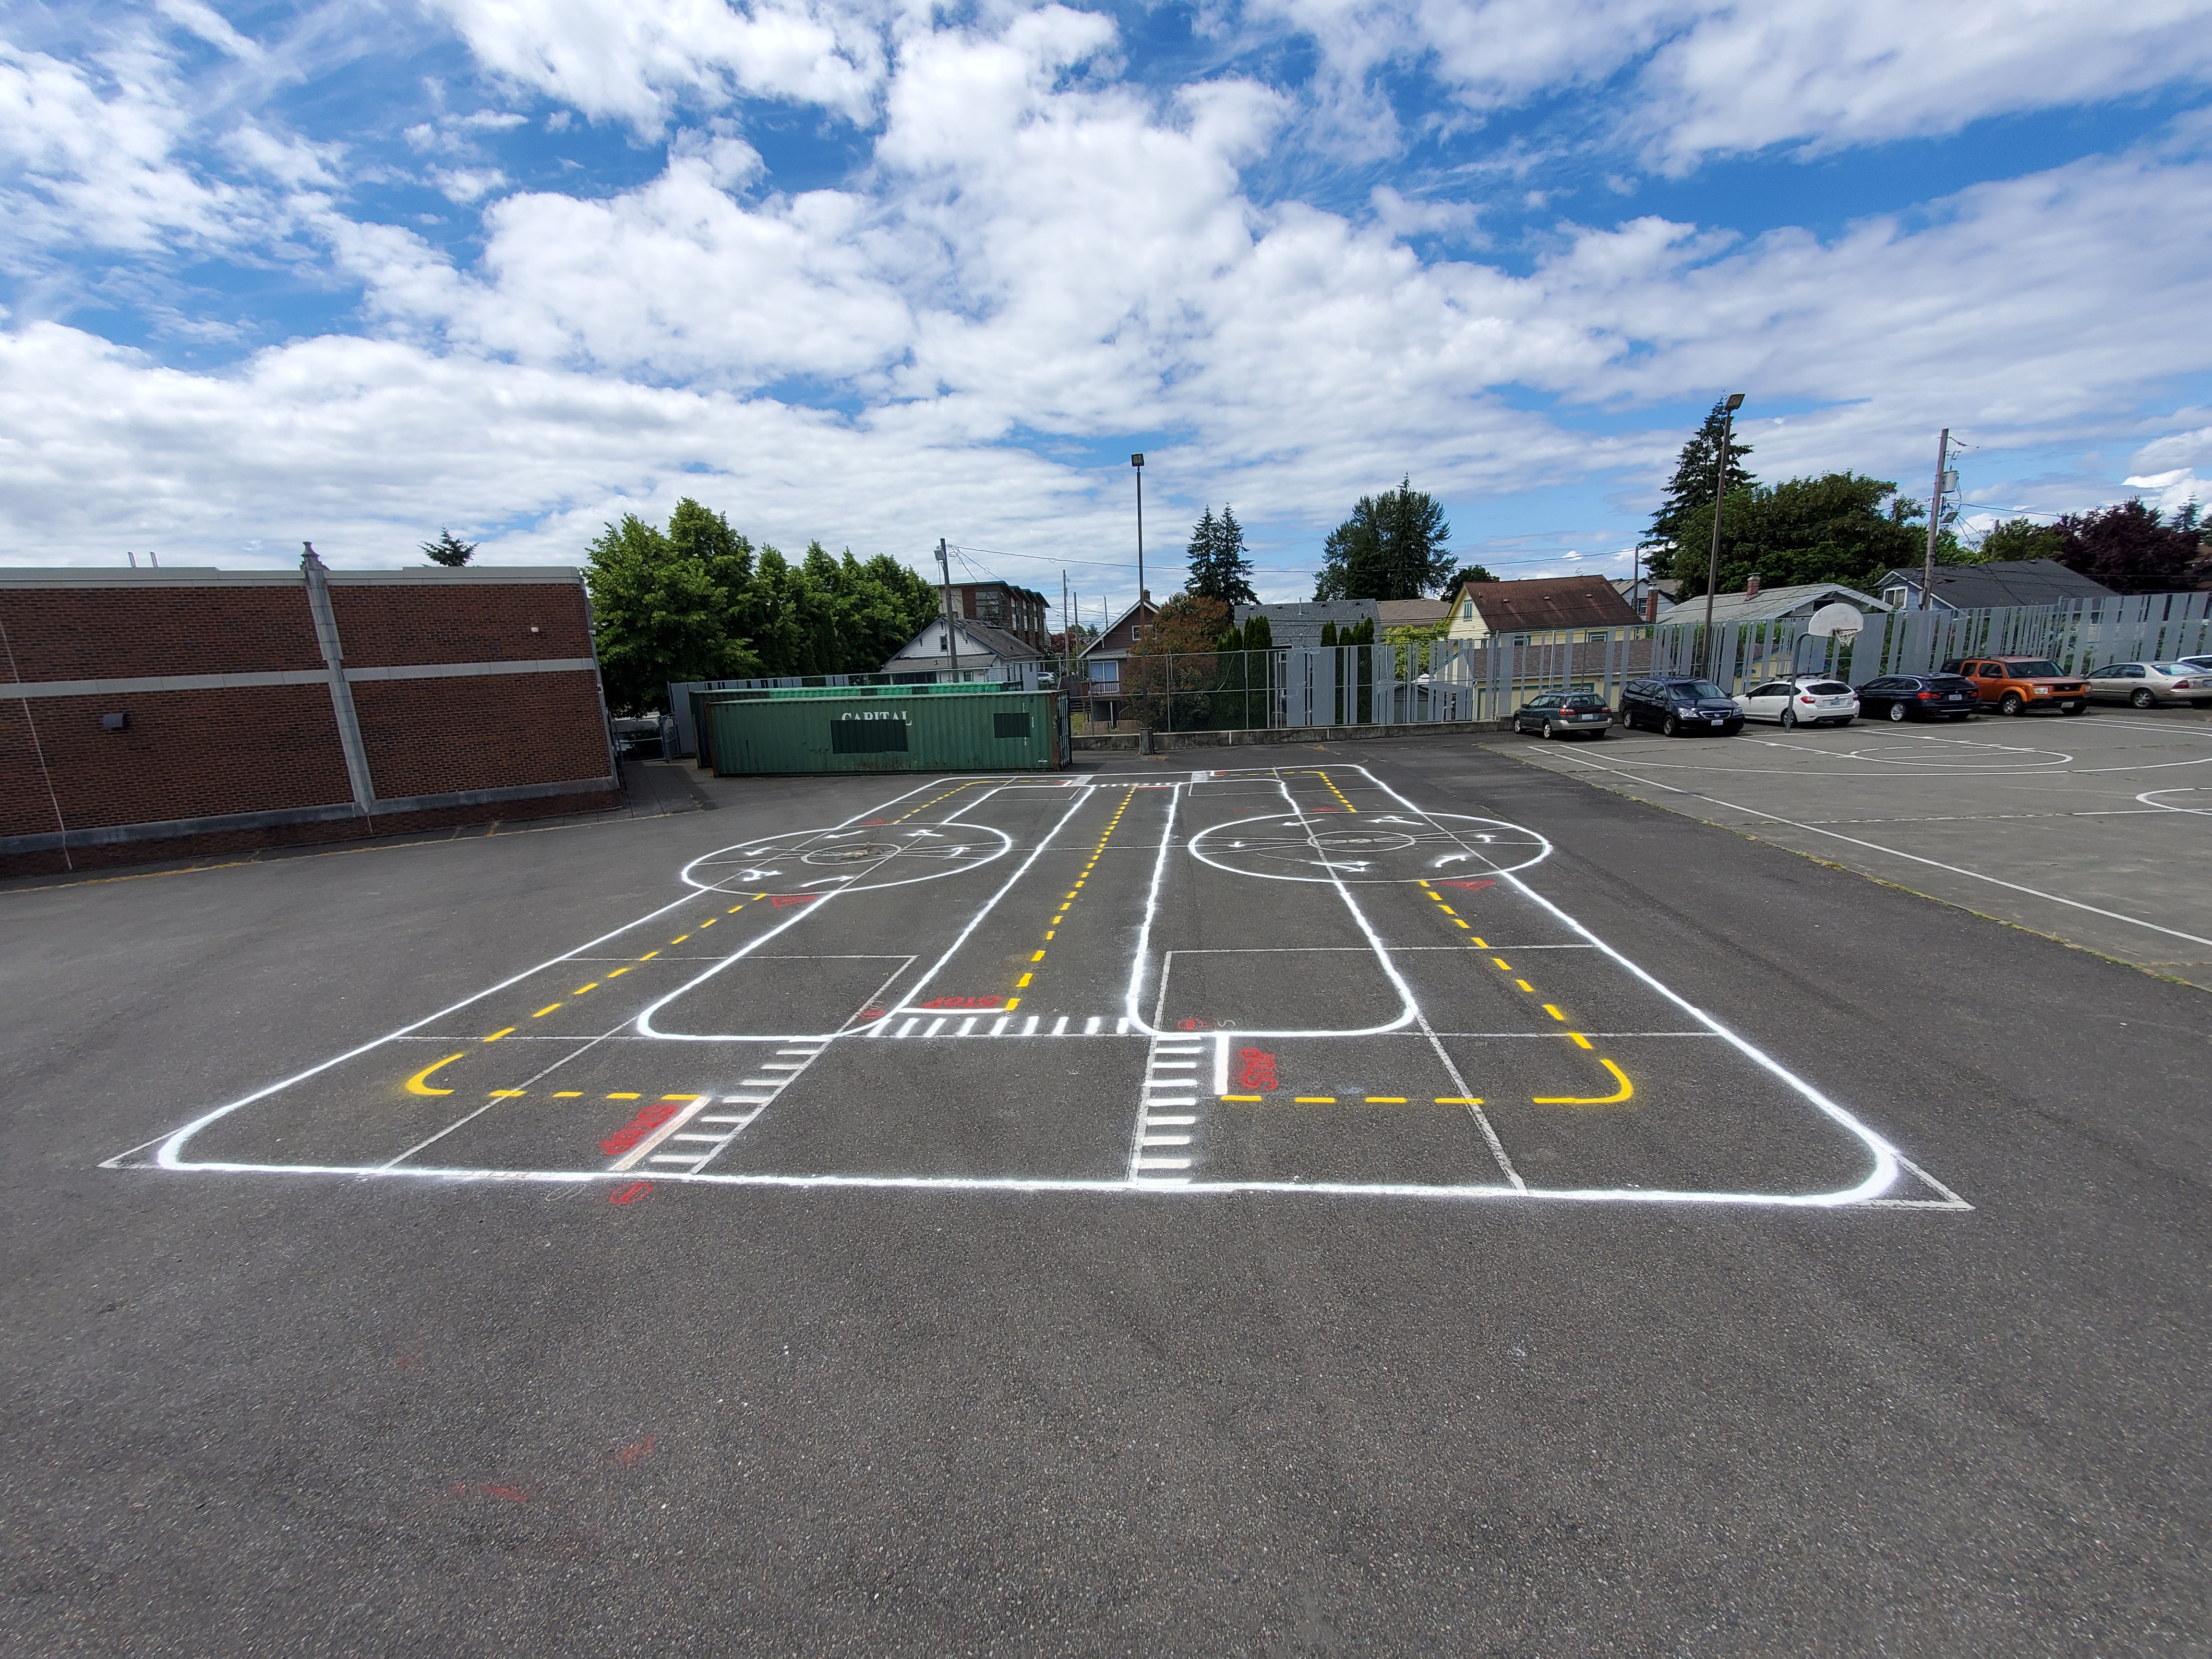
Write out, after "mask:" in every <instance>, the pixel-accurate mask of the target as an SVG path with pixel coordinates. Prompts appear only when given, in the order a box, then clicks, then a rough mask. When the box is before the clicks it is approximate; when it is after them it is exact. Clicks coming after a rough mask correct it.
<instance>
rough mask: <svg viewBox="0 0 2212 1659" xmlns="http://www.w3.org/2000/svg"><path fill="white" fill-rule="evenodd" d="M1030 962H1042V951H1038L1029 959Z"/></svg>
mask: <svg viewBox="0 0 2212 1659" xmlns="http://www.w3.org/2000/svg"><path fill="white" fill-rule="evenodd" d="M1043 960H1044V952H1043V951H1038V952H1037V953H1036V955H1035V956H1033V957H1030V961H1031V962H1042V961H1043Z"/></svg>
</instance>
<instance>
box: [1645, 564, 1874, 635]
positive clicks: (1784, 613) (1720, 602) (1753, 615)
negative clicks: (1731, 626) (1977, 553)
mask: <svg viewBox="0 0 2212 1659" xmlns="http://www.w3.org/2000/svg"><path fill="white" fill-rule="evenodd" d="M1822 605H1850V607H1851V608H1852V609H1853V610H1855V611H1887V610H1888V609H1889V607H1888V606H1887V605H1884V604H1883V603H1882V602H1881V600H1880V599H1876V598H1875V596H1874V595H1873V594H1871V593H1862V592H1859V590H1858V589H1857V588H1856V587H1846V586H1844V584H1843V583H1841V582H1808V583H1802V584H1800V585H1799V586H1795V587H1761V586H1759V578H1758V577H1756V576H1753V578H1752V579H1751V582H1750V585H1749V586H1747V587H1746V588H1745V589H1744V591H1743V592H1741V593H1716V594H1714V595H1713V626H1714V627H1716V628H1717V627H1719V626H1720V625H1721V624H1722V623H1764V622H1780V621H1782V620H1783V619H1784V618H1785V617H1788V618H1792V619H1802V618H1803V617H1809V616H1811V615H1812V614H1813V613H1814V611H1818V610H1819V609H1820V607H1821V606H1822ZM1667 620H1668V622H1670V623H1678V624H1679V623H1687V624H1689V625H1691V626H1692V627H1697V626H1701V625H1702V624H1703V623H1704V622H1705V599H1704V597H1703V596H1702V595H1699V596H1693V597H1692V598H1690V599H1685V600H1683V601H1682V603H1681V604H1680V605H1677V606H1675V608H1674V610H1673V611H1670V612H1669V613H1668V617H1667Z"/></svg>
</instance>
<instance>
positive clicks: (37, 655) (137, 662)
mask: <svg viewBox="0 0 2212 1659" xmlns="http://www.w3.org/2000/svg"><path fill="white" fill-rule="evenodd" d="M0 626H4V627H5V628H6V629H7V630H8V642H9V646H10V647H11V651H10V653H9V654H11V655H12V656H13V657H14V658H15V671H14V672H13V673H9V671H8V663H7V661H6V659H4V658H0V678H6V679H11V680H106V679H133V678H142V677H147V676H152V675H156V674H163V675H173V674H244V673H257V672H266V671H270V670H276V669H285V668H320V667H321V666H322V665H323V657H322V653H321V652H320V651H319V650H318V649H317V648H316V646H315V627H314V622H313V618H312V617H309V616H308V614H307V589H306V586H305V585H304V584H303V583H301V582H297V581H295V582H291V583H289V584H288V585H285V586H252V587H212V586H209V587H187V586H182V585H180V584H178V583H173V582H165V583H164V584H162V585H161V586H151V585H150V584H149V586H145V587H143V588H140V589H137V590H135V591H133V590H130V589H125V590H122V591H118V590H116V589H113V588H107V587H94V588H82V587H77V588H70V587H64V588H21V587H9V588H0ZM567 654H572V655H573V654H574V653H567Z"/></svg>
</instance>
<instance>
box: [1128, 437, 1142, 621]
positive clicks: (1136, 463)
mask: <svg viewBox="0 0 2212 1659" xmlns="http://www.w3.org/2000/svg"><path fill="white" fill-rule="evenodd" d="M1129 465H1131V466H1133V467H1134V468H1136V469H1137V617H1136V620H1135V621H1134V622H1133V623H1131V624H1130V635H1129V637H1130V640H1131V641H1132V642H1134V641H1135V639H1136V636H1137V635H1139V633H1141V632H1143V631H1144V626H1145V458H1144V457H1143V456H1142V455H1132V456H1130V457H1129Z"/></svg>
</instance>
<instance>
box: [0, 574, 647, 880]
mask: <svg viewBox="0 0 2212 1659" xmlns="http://www.w3.org/2000/svg"><path fill="white" fill-rule="evenodd" d="M329 592H330V594H331V611H332V613H333V615H334V617H335V619H336V622H337V629H338V633H339V637H340V641H341V643H342V648H343V653H344V659H345V666H346V668H347V670H348V671H349V686H350V690H351V698H352V703H353V708H354V710H355V714H356V720H357V722H358V726H359V728H360V732H361V737H362V747H363V749H364V750H365V752H366V753H367V755H368V763H369V772H370V778H371V781H372V782H373V785H374V799H375V801H376V802H378V803H398V802H402V801H407V802H415V803H418V805H417V806H416V810H414V811H407V812H397V811H386V810H378V811H372V812H370V813H369V814H368V815H363V814H362V812H361V811H359V809H358V806H357V805H356V803H355V799H354V792H353V787H352V782H351V781H350V779H349V776H348V774H347V771H346V764H345V757H344V750H343V746H342V743H341V737H340V732H341V726H340V720H339V716H338V714H337V710H336V708H334V706H333V701H332V697H331V686H330V682H329V679H328V678H327V670H326V668H325V664H324V661H323V657H322V652H321V649H320V647H319V644H318V642H317V640H316V636H315V629H314V619H313V610H312V608H311V606H310V605H309V602H308V593H307V585H306V582H305V580H304V579H303V578H302V577H301V576H300V575H298V574H290V573H282V572H251V573H248V572H215V571H209V572H189V573H184V572H177V571H161V572H158V573H155V572H132V573H125V572H98V573H88V572H61V571H58V572H30V571H18V570H0V626H4V628H5V629H6V643H7V646H8V653H7V654H6V655H4V656H0V685H4V684H8V683H10V682H12V683H18V684H33V685H36V684H52V683H54V682H70V683H75V682H80V681H95V680H111V681H131V680H145V679H151V678H184V677H205V676H210V675H228V676H247V677H251V676H264V677H265V676H270V675H276V674H283V675H290V676H312V678H303V679H300V680H298V681H297V682H296V683H293V684H274V685H271V684H252V683H250V681H247V682H243V683H238V684H225V685H221V686H216V687H211V688H189V689H179V688H175V687H169V688H156V689H151V690H148V689H139V690H125V689H122V688H121V687H119V686H118V687H112V688H105V689H95V690H90V691H88V692H85V693H83V694H82V695H79V694H76V693H75V692H74V690H72V692H71V694H70V695H55V694H53V693H52V692H47V693H42V694H41V695H38V696H29V697H24V696H6V695H4V694H0V875H16V874H26V873H33V872H46V871H49V870H62V869H65V868H66V869H84V868H93V867H99V866H106V865H112V864H118V863H129V862H135V861H139V860H149V859H166V858H174V857H179V856H185V855H192V856H197V855H201V854H210V853H222V852H227V851H232V850H238V849H244V848H258V847H267V846H276V845H284V844H289V843H295V842H323V841H331V840H337V839H343V838H347V837H356V836H365V835H373V834H381V833H386V832H390V831H392V830H401V829H404V830H419V829H429V828H435V827H439V826H442V825H448V824H460V823H482V822H483V821H485V820H487V819H491V818H518V817H536V816H542V815H544V814H547V813H559V812H574V811H589V810H592V809H594V808H597V807H603V806H609V805H615V804H617V802H618V800H619V796H618V794H617V793H613V792H612V791H611V789H610V788H609V786H608V781H607V775H608V768H609V761H608V755H607V744H606V727H605V712H604V710H603V709H602V708H601V706H600V701H599V689H598V680H597V676H596V674H595V673H594V672H593V671H592V670H591V669H589V668H588V667H585V668H575V667H569V668H563V669H548V670H543V671H538V670H532V671H523V672H503V673H491V674H471V673H453V672H450V671H448V672H444V673H434V674H433V673H416V672H415V671H418V670H430V669H435V668H440V667H444V668H448V669H450V668H454V667H464V666H473V665H482V664H506V663H533V662H548V661H564V662H575V661H579V660H580V661H583V662H588V661H589V660H590V659H591V657H592V642H591V637H590V630H589V623H588V612H587V611H586V605H585V602H584V596H583V591H582V588H581V586H580V584H579V583H577V582H576V581H575V580H574V578H573V577H571V576H569V575H568V574H567V573H565V572H558V573H556V572H552V571H544V572H538V571H532V572H528V573H523V572H517V571H514V570H512V569H507V570H499V569H493V570H485V571H475V570H461V571H443V570H439V571H426V572H422V573H420V574H418V573H416V572H411V571H410V572H407V573H404V574H400V573H375V574H369V573H349V572H334V573H331V580H330V586H329ZM533 630H535V631H533ZM11 659H12V668H11V666H10V662H11ZM393 670H397V671H399V672H400V674H401V675H402V676H403V677H402V678H368V679H362V678H351V676H353V675H354V674H356V673H358V672H361V671H393ZM106 714H123V715H125V717H126V720H125V726H124V729H123V730H121V731H119V732H117V731H108V730H105V729H103V727H102V725H101V716H103V715H106ZM34 736H35V742H34V740H33V739H34ZM488 791H508V792H524V793H523V795H522V797H521V798H517V797H516V796H515V795H514V794H513V793H510V795H509V797H508V798H507V799H498V800H492V801H483V800H472V799H465V798H466V797H470V796H472V795H477V794H481V793H484V792H488ZM426 797H428V798H430V799H428V801H427V802H426V801H424V799H423V798H426ZM57 810H58V819H57ZM180 820H194V821H199V822H198V823H197V827H196V828H195V829H194V830H193V832H192V833H191V834H189V835H184V836H179V835H176V834H173V833H168V832H167V831H164V830H162V829H161V827H162V826H168V825H175V824H178V823H179V821H180ZM207 820H216V821H217V822H216V823H206V822H205V821H207ZM62 831H66V832H67V840H66V842H65V844H63V845H58V846H49V845H46V844H45V843H46V842H53V841H55V840H56V839H57V838H58V832H62Z"/></svg>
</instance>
